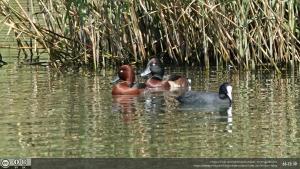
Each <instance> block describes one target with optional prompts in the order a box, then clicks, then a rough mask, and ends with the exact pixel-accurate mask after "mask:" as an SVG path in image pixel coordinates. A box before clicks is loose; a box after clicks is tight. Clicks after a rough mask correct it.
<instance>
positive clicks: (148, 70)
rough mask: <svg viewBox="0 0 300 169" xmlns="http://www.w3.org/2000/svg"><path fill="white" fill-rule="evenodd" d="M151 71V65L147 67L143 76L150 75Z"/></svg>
mask: <svg viewBox="0 0 300 169" xmlns="http://www.w3.org/2000/svg"><path fill="white" fill-rule="evenodd" d="M150 73H151V70H150V66H147V68H146V69H145V70H144V71H143V72H142V73H141V76H142V77H144V76H147V75H149V74H150Z"/></svg>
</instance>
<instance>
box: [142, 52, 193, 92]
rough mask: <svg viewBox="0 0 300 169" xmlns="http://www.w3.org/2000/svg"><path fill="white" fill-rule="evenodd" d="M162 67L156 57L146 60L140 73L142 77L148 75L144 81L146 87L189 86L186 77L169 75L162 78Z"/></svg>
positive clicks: (166, 88) (169, 87) (167, 88)
mask: <svg viewBox="0 0 300 169" xmlns="http://www.w3.org/2000/svg"><path fill="white" fill-rule="evenodd" d="M164 73H165V71H164V68H163V66H162V63H161V62H160V60H159V59H158V58H152V59H150V60H149V61H148V63H147V67H146V69H145V70H144V71H143V72H142V73H141V76H142V77H145V76H147V75H149V76H150V77H149V79H148V80H147V81H146V86H147V87H148V88H160V89H165V90H170V89H171V88H185V87H189V82H188V79H187V78H185V77H182V76H178V75H171V76H168V77H167V78H166V79H164Z"/></svg>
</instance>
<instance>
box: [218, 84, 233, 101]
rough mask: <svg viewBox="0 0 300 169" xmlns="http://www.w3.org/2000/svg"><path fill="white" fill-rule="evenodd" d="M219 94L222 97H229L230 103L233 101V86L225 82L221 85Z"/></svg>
mask: <svg viewBox="0 0 300 169" xmlns="http://www.w3.org/2000/svg"><path fill="white" fill-rule="evenodd" d="M219 95H220V98H221V99H226V98H229V100H230V103H231V102H232V86H231V85H230V84H229V83H227V82H225V83H223V84H222V85H221V86H220V89H219Z"/></svg>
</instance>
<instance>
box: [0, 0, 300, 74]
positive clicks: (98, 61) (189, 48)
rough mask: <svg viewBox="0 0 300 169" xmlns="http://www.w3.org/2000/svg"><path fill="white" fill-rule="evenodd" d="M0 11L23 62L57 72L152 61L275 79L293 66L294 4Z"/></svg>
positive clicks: (37, 0) (30, 6) (58, 5)
mask: <svg viewBox="0 0 300 169" xmlns="http://www.w3.org/2000/svg"><path fill="white" fill-rule="evenodd" d="M12 4H16V5H12ZM0 8H1V9H0V15H2V16H4V20H3V21H2V22H3V23H4V24H5V25H7V26H8V27H9V28H10V29H9V30H10V31H13V32H14V35H15V38H16V40H17V44H18V48H19V49H20V51H21V52H23V53H24V56H25V59H28V58H30V60H33V58H32V56H38V55H40V53H44V52H45V53H48V54H49V60H50V62H51V64H52V65H53V66H55V67H58V68H60V67H68V66H72V67H80V66H82V65H89V66H91V67H94V68H99V67H103V66H107V64H112V63H113V64H115V63H122V62H138V63H140V62H145V61H147V60H148V58H149V57H153V56H158V57H164V58H166V60H171V61H173V62H177V63H183V62H187V63H189V64H200V65H203V66H205V67H206V68H209V66H211V65H217V66H218V65H224V63H230V64H232V65H234V66H238V67H240V68H245V69H254V68H255V67H257V66H265V65H271V66H273V67H274V68H275V69H276V70H278V71H279V66H280V65H286V64H294V63H295V64H298V63H299V62H300V42H299V39H300V12H299V10H300V2H299V1H298V0H289V1H278V0H269V1H267V0H259V1H257V0H236V1H231V0H212V1H203V0H167V1H159V0H154V1H153V0H124V1H113V0H102V1H96V0H76V1H71V0H27V5H26V7H25V6H24V5H23V6H22V5H21V4H20V2H19V1H18V0H0Z"/></svg>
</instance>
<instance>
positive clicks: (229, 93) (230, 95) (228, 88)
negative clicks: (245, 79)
mask: <svg viewBox="0 0 300 169" xmlns="http://www.w3.org/2000/svg"><path fill="white" fill-rule="evenodd" d="M226 88H227V96H228V97H229V99H230V101H231V102H232V86H227V87H226Z"/></svg>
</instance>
